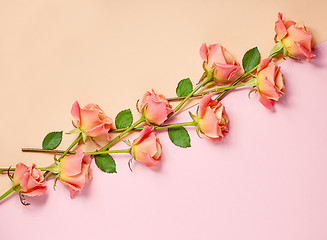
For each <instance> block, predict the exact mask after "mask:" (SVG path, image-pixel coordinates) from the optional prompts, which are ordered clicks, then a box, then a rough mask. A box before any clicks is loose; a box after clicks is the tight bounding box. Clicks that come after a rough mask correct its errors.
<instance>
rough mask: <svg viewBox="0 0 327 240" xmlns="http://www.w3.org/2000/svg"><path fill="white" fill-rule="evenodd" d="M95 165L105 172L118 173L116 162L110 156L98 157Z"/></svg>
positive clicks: (102, 155)
mask: <svg viewBox="0 0 327 240" xmlns="http://www.w3.org/2000/svg"><path fill="white" fill-rule="evenodd" d="M95 163H96V165H97V166H98V168H100V169H101V170H102V171H104V172H107V173H116V163H115V160H114V159H113V158H112V156H110V155H109V154H101V155H96V156H95Z"/></svg>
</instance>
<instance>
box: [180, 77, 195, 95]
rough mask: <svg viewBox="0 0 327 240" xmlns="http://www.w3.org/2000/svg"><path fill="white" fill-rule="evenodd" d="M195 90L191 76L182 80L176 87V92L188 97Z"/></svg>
mask: <svg viewBox="0 0 327 240" xmlns="http://www.w3.org/2000/svg"><path fill="white" fill-rule="evenodd" d="M192 91H193V85H192V82H191V80H190V79H189V78H186V79H183V80H181V81H180V82H179V83H178V85H177V88H176V94H177V96H178V97H186V96H187V95H189V94H190V93H191V92H192Z"/></svg>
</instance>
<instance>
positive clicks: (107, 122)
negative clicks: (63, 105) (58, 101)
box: [71, 101, 113, 140]
mask: <svg viewBox="0 0 327 240" xmlns="http://www.w3.org/2000/svg"><path fill="white" fill-rule="evenodd" d="M71 113H72V115H73V117H74V118H75V119H76V123H75V124H76V126H77V127H78V128H79V129H80V130H81V131H83V132H84V133H85V134H86V136H89V137H98V136H101V135H105V136H106V137H107V138H108V140H110V137H109V133H108V131H109V130H110V129H112V127H113V126H112V120H111V118H109V117H107V116H106V115H105V113H104V112H103V111H102V109H101V108H100V107H99V106H98V105H96V104H93V103H90V104H87V105H86V106H85V107H84V108H80V106H79V104H78V102H77V101H76V102H75V103H74V104H73V107H72V110H71Z"/></svg>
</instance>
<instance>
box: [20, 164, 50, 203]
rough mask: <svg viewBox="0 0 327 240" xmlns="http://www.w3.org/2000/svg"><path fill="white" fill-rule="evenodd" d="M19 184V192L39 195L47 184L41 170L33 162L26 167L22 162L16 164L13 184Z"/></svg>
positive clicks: (27, 194) (43, 191)
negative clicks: (30, 165)
mask: <svg viewBox="0 0 327 240" xmlns="http://www.w3.org/2000/svg"><path fill="white" fill-rule="evenodd" d="M17 183H19V184H20V192H21V193H22V194H24V195H26V196H31V197H33V196H40V195H42V194H44V193H45V191H46V190H47V186H46V185H45V182H44V177H43V174H42V172H41V171H40V170H39V169H37V168H36V165H35V164H33V165H32V167H27V166H26V165H25V164H23V163H18V164H17V165H16V170H15V173H14V184H17Z"/></svg>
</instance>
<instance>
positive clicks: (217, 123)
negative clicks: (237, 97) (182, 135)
mask: <svg viewBox="0 0 327 240" xmlns="http://www.w3.org/2000/svg"><path fill="white" fill-rule="evenodd" d="M211 97H212V93H208V94H206V95H205V96H204V97H203V98H202V99H201V101H200V103H199V108H198V112H197V122H198V127H199V129H200V131H201V133H203V134H204V136H205V137H207V138H208V139H209V140H211V141H213V142H215V141H220V140H222V139H224V138H225V135H226V134H227V133H228V122H229V120H228V117H227V114H226V112H225V108H224V106H223V105H222V104H221V102H219V101H217V100H212V99H211Z"/></svg>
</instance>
